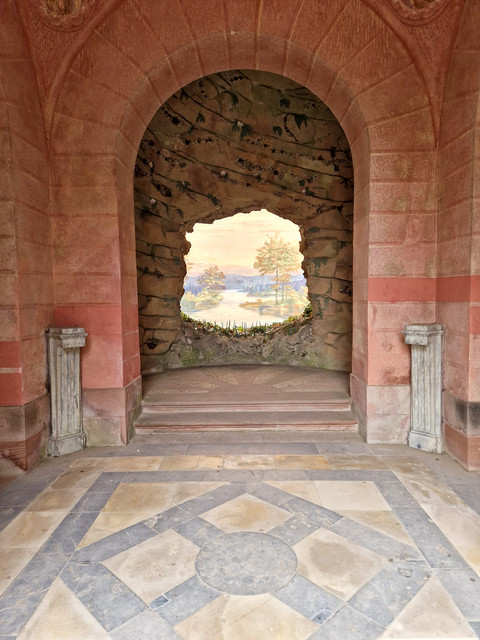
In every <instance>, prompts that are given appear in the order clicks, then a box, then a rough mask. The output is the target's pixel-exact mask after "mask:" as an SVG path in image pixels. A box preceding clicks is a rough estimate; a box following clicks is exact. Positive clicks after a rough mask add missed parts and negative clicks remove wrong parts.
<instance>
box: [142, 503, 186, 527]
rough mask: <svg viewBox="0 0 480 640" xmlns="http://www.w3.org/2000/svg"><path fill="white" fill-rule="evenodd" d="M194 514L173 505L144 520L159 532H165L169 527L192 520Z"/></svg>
mask: <svg viewBox="0 0 480 640" xmlns="http://www.w3.org/2000/svg"><path fill="white" fill-rule="evenodd" d="M191 518H192V514H191V513H187V512H186V511H184V510H183V509H181V508H180V507H171V508H170V509H167V510H166V511H163V512H162V513H159V514H158V515H157V516H152V517H151V518H147V519H146V520H144V524H145V525H147V526H148V527H150V528H151V529H154V530H155V531H156V532H157V533H163V531H167V530H168V529H173V528H174V527H178V526H179V525H181V524H183V523H184V522H187V521H188V520H191Z"/></svg>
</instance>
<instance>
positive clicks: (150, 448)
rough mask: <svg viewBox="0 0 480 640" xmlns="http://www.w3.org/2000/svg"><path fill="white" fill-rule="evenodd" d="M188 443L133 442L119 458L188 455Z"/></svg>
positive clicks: (124, 449)
mask: <svg viewBox="0 0 480 640" xmlns="http://www.w3.org/2000/svg"><path fill="white" fill-rule="evenodd" d="M188 446H189V445H188V444H187V443H182V442H178V443H173V442H165V443H151V442H131V443H130V444H128V445H127V446H126V447H122V448H121V451H120V454H119V457H124V456H172V455H180V456H181V455H186V453H187V449H188Z"/></svg>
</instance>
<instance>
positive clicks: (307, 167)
mask: <svg viewBox="0 0 480 640" xmlns="http://www.w3.org/2000/svg"><path fill="white" fill-rule="evenodd" d="M352 175H353V170H352V162H351V156H350V150H349V147H348V143H347V140H346V138H345V136H344V134H343V131H342V129H341V128H340V125H339V124H338V122H337V121H336V119H335V117H334V116H333V115H332V113H331V112H330V111H329V109H328V108H327V107H326V106H325V105H324V104H323V103H322V102H320V101H319V100H318V99H317V98H316V97H315V96H313V94H310V93H309V92H308V91H307V90H305V88H303V87H300V86H299V85H297V84H296V83H295V82H292V81H291V80H288V79H287V78H284V77H280V76H275V75H273V74H269V73H264V72H253V71H248V72H247V71H234V72H225V73H220V74H216V75H212V76H209V77H208V78H203V79H200V80H198V81H195V82H193V83H191V84H190V85H188V86H187V87H184V89H182V90H181V91H179V92H178V93H176V94H175V95H173V96H172V97H171V98H170V99H169V100H167V102H166V103H165V104H164V105H163V106H162V107H161V108H160V109H159V111H158V112H157V114H156V115H155V116H154V118H153V119H152V121H151V123H150V125H149V127H148V129H147V131H146V132H145V135H144V137H143V140H142V144H141V145H140V150H139V154H138V157H137V163H136V167H135V211H136V224H135V226H136V237H137V270H138V292H139V316H140V329H141V331H140V343H141V354H142V355H144V356H146V357H147V356H148V359H149V360H148V361H149V365H148V366H149V367H150V366H151V363H152V357H153V356H159V358H160V360H159V363H158V366H160V367H163V366H182V365H190V364H195V363H201V362H217V361H223V362H244V361H248V362H258V361H260V362H262V361H269V362H287V361H288V362H291V363H292V364H293V363H294V362H295V361H299V362H301V363H303V364H305V363H308V364H311V365H312V366H333V368H340V369H342V368H347V369H349V368H350V356H349V355H348V356H347V354H346V353H345V348H344V347H343V346H342V348H341V349H339V347H338V345H339V344H340V343H341V344H342V345H344V344H350V343H351V309H349V310H348V311H346V312H345V311H344V310H343V309H342V308H341V307H340V306H339V305H336V303H334V302H333V301H332V300H331V298H333V299H335V300H337V301H338V302H342V303H350V295H349V293H348V291H350V290H351V287H350V288H349V287H348V283H349V282H351V279H352V266H351V265H352V245H351V241H352V216H353V207H352V203H353V182H352ZM260 208H266V209H268V210H270V211H272V212H274V213H276V214H277V215H280V216H282V217H284V218H286V219H289V220H291V221H292V222H295V223H296V224H298V225H299V227H300V232H301V235H302V239H303V240H302V243H301V251H302V252H303V254H304V256H305V260H304V263H303V268H304V271H305V276H306V279H307V288H308V291H309V296H310V299H311V302H312V310H313V315H314V316H316V319H318V320H320V321H321V326H320V325H318V323H316V322H314V321H312V323H311V324H312V326H311V327H310V328H308V329H307V328H306V327H302V328H301V329H300V330H299V331H296V332H295V335H294V336H292V335H290V336H286V335H284V334H282V333H281V332H280V333H278V334H275V337H274V338H260V337H259V336H257V337H255V338H252V337H251V338H249V339H248V340H246V339H243V338H242V339H239V340H232V339H230V338H226V337H222V336H219V335H212V336H210V335H202V337H201V338H199V337H198V336H192V335H190V336H188V337H187V336H186V335H184V336H183V337H180V338H178V339H177V340H176V342H175V344H173V346H172V347H171V351H170V352H169V349H170V346H171V345H172V343H173V340H174V339H175V338H177V333H176V331H175V330H176V329H177V328H178V327H179V326H180V316H179V312H180V306H179V302H180V298H181V295H182V293H183V279H184V277H185V271H186V269H185V259H184V258H185V255H186V253H187V252H188V250H189V243H188V242H186V240H185V233H186V232H189V231H192V230H193V227H194V225H195V223H197V222H202V223H211V222H214V221H215V220H217V219H220V218H224V217H227V216H230V215H233V214H235V213H238V212H248V211H252V210H255V209H260ZM212 260H214V256H212ZM335 276H336V277H337V278H339V277H340V278H341V280H342V281H338V280H335ZM343 281H345V282H343ZM347 290H348V291H347ZM336 310H338V311H339V314H338V317H337V316H335V313H334V312H335V311H336ZM165 318H169V319H170V321H169V322H168V323H166V322H165ZM314 320H315V319H314ZM337 320H338V322H337ZM183 326H184V330H186V329H185V325H183ZM313 327H315V328H313ZM342 332H343V333H344V334H345V336H346V337H345V340H340V339H339V340H336V341H335V342H332V341H331V340H330V342H329V343H327V342H326V339H325V337H326V335H327V334H333V333H335V335H337V334H338V335H340V334H341V333H342ZM312 339H314V344H310V341H311V340H312ZM297 352H298V353H297ZM165 354H168V355H167V357H165ZM153 366H154V365H153Z"/></svg>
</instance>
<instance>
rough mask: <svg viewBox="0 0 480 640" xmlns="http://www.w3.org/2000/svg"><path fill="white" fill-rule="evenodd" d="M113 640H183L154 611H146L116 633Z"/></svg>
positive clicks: (112, 637) (112, 632)
mask: <svg viewBox="0 0 480 640" xmlns="http://www.w3.org/2000/svg"><path fill="white" fill-rule="evenodd" d="M110 638H111V639H112V640H181V639H180V636H179V635H178V634H177V633H175V631H174V630H173V629H172V627H171V626H170V625H169V624H168V623H167V622H165V620H163V618H160V616H159V615H158V614H156V613H155V612H154V611H144V612H142V613H140V614H139V615H138V616H135V618H131V619H130V620H129V621H128V622H125V623H124V624H122V625H121V626H120V627H117V628H116V629H115V630H114V631H111V632H110Z"/></svg>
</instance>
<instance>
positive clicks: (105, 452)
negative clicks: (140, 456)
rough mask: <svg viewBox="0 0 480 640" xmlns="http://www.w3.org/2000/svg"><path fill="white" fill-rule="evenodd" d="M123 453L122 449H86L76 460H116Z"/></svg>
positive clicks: (77, 455)
mask: <svg viewBox="0 0 480 640" xmlns="http://www.w3.org/2000/svg"><path fill="white" fill-rule="evenodd" d="M122 451H123V447H87V448H86V449H84V450H83V451H82V452H81V453H78V454H75V456H76V457H77V458H116V457H117V456H118V455H119V454H120V453H121V452H122Z"/></svg>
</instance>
